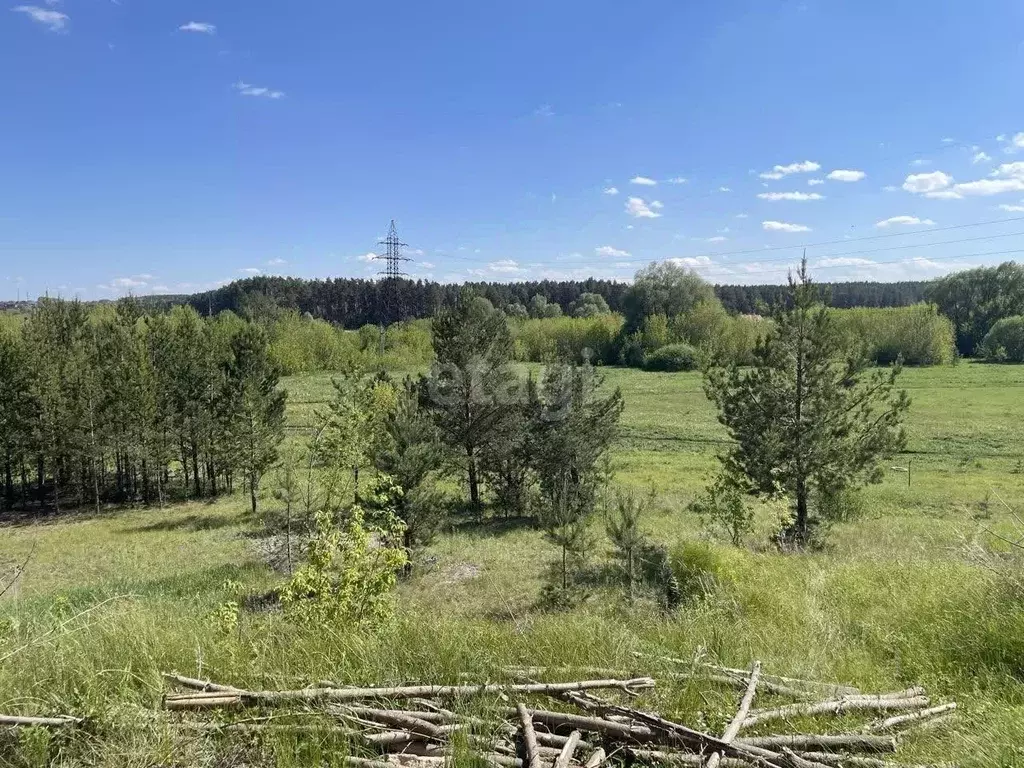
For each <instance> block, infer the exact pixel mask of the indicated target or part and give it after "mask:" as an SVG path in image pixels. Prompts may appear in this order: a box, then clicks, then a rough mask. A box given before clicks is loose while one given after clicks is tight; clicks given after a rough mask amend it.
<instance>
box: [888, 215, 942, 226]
mask: <svg viewBox="0 0 1024 768" xmlns="http://www.w3.org/2000/svg"><path fill="white" fill-rule="evenodd" d="M896 224H908V225H917V224H923V225H924V226H926V227H930V226H932V225H933V224H935V222H934V221H932V220H931V219H919V218H917V216H890V217H889V218H888V219H882V220H881V221H879V222H878V223H876V224H875V226H876V227H891V226H894V225H896Z"/></svg>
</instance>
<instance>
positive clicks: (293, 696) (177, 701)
mask: <svg viewBox="0 0 1024 768" xmlns="http://www.w3.org/2000/svg"><path fill="white" fill-rule="evenodd" d="M652 687H654V680H652V679H651V678H649V677H640V678H636V679H633V680H579V681H575V682H568V683H522V684H513V685H500V684H494V683H484V684H481V685H416V686H401V687H397V688H305V689H301V690H293V691H238V692H235V693H233V694H232V695H227V693H226V692H214V693H194V694H181V695H172V696H168V697H167V698H166V699H165V706H166V707H167V709H172V710H180V709H209V708H214V707H243V706H266V707H273V706H280V705H282V704H290V703H316V702H322V701H331V702H345V701H361V700H366V699H408V698H416V697H421V696H442V697H458V696H479V695H485V694H500V693H556V692H559V691H585V690H591V689H600V688H618V689H622V690H634V689H642V688H652Z"/></svg>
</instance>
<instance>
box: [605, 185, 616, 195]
mask: <svg viewBox="0 0 1024 768" xmlns="http://www.w3.org/2000/svg"><path fill="white" fill-rule="evenodd" d="M604 193H605V194H606V195H617V194H619V188H618V187H605V189H604Z"/></svg>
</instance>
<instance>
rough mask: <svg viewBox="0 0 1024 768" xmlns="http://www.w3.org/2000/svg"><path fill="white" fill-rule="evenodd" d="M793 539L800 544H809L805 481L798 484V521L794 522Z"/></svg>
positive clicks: (799, 481)
mask: <svg viewBox="0 0 1024 768" xmlns="http://www.w3.org/2000/svg"><path fill="white" fill-rule="evenodd" d="M793 538H794V539H795V540H796V541H797V542H798V543H800V544H806V543H807V485H806V483H804V481H803V480H798V481H797V484H796V520H794V521H793Z"/></svg>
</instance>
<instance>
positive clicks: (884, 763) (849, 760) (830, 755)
mask: <svg viewBox="0 0 1024 768" xmlns="http://www.w3.org/2000/svg"><path fill="white" fill-rule="evenodd" d="M797 754H799V755H800V756H801V757H803V758H804V759H807V760H815V761H817V762H819V763H824V764H825V765H831V766H835V768H939V767H938V766H934V765H908V764H907V763H893V762H890V761H889V760H880V759H879V758H877V757H863V756H862V755H839V754H836V753H835V752H798V753H797Z"/></svg>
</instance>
